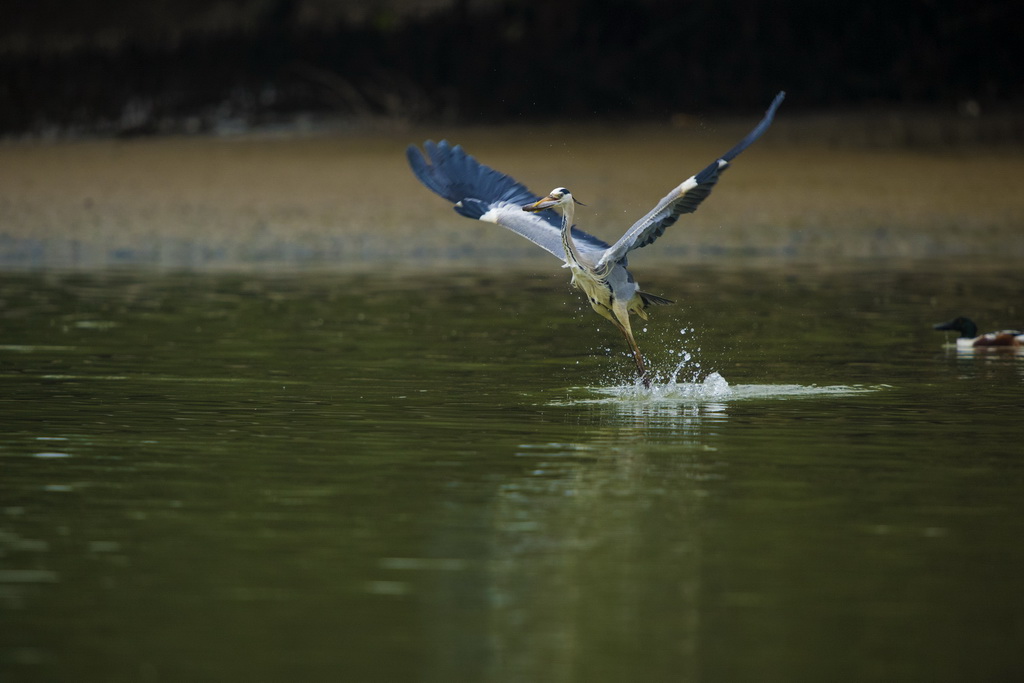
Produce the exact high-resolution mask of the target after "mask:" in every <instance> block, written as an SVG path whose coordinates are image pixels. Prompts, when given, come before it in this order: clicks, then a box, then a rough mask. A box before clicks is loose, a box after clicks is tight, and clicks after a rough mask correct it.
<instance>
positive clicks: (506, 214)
mask: <svg viewBox="0 0 1024 683" xmlns="http://www.w3.org/2000/svg"><path fill="white" fill-rule="evenodd" d="M785 95H786V94H785V93H784V92H780V93H779V94H778V95H776V96H775V99H774V100H773V101H772V103H771V106H769V107H768V111H766V112H765V115H764V118H762V119H761V122H760V123H758V124H757V126H755V127H754V129H753V130H752V131H750V133H748V134H747V136H746V137H745V138H743V139H742V140H740V141H739V143H737V144H736V146H735V147H733V148H732V149H730V150H729V151H728V152H726V153H725V154H723V155H722V156H721V157H719V158H718V159H716V160H715V161H713V162H712V163H711V164H709V165H708V166H707V167H706V168H705V169H704V170H703V171H701V172H700V173H697V174H696V175H693V176H690V177H689V178H687V179H686V180H684V181H683V182H682V183H680V184H679V185H678V186H676V187H674V188H672V190H671V191H670V192H669V193H668V194H667V195H665V197H664V198H663V199H662V200H661V201H660V202H658V204H657V205H656V206H655V207H654V208H653V209H651V210H650V211H648V212H647V214H646V215H645V216H644V217H643V218H641V219H640V220H638V221H637V222H636V223H634V224H633V225H632V227H630V228H629V229H628V230H626V232H625V234H624V235H622V237H620V238H619V239H618V241H617V242H615V244H611V245H609V244H607V243H606V242H604V241H602V240H600V239H598V238H596V237H594V236H593V235H588V234H587V233H585V232H583V231H581V230H578V229H577V228H576V226H575V223H574V217H575V209H576V204H580V203H581V202H578V201H576V199H575V198H574V197H573V196H572V193H571V192H569V190H568V189H566V188H564V187H557V188H555V189H554V190H552V191H551V192H550V193H549V194H548V195H547V196H546V197H538V196H537V195H535V194H533V193H532V192H530V190H529V189H527V188H526V186H525V185H523V184H522V183H519V182H517V181H516V180H515V179H513V178H511V177H509V176H507V175H505V174H503V173H499V172H498V171H495V170H494V169H492V168H488V167H487V166H484V165H483V164H481V163H480V162H478V161H477V160H476V159H474V158H473V157H471V156H470V155H468V154H466V152H465V151H464V150H463V149H462V147H461V146H459V145H455V146H454V147H453V146H452V145H450V144H449V143H448V142H447V141H445V140H442V141H441V142H439V143H436V144H435V143H434V142H433V141H430V140H428V141H427V142H426V143H424V149H425V150H426V156H424V155H423V153H422V152H421V151H420V150H419V149H418V148H417V147H416V146H415V145H410V146H409V148H408V149H407V150H406V156H407V157H408V159H409V165H410V166H411V167H412V171H413V173H415V174H416V177H417V178H419V179H420V182H422V183H423V184H424V185H426V186H427V188H429V189H430V190H432V191H433V192H435V193H436V194H438V195H440V196H442V197H444V198H445V199H447V200H448V201H450V202H452V203H454V205H455V206H454V209H455V211H456V213H458V214H460V215H462V216H466V217H467V218H475V219H478V220H481V221H487V222H489V223H497V224H498V225H500V226H502V227H504V228H508V229H509V230H511V231H512V232H516V233H519V234H520V235H522V236H523V237H525V238H526V239H528V240H530V241H531V242H533V243H534V244H536V245H537V246H539V247H542V248H543V249H546V250H547V251H549V252H551V253H552V254H554V255H555V256H556V257H558V258H560V259H563V260H564V261H565V266H564V267H567V268H569V270H570V272H571V273H572V284H573V285H574V286H575V287H577V288H578V289H581V290H582V291H583V293H584V294H586V296H587V298H588V299H589V300H590V305H591V306H592V307H593V309H594V310H595V311H597V313H599V314H600V315H601V316H603V317H605V318H607V319H608V320H609V321H611V322H612V324H613V325H615V327H617V328H618V329H619V331H620V332H622V334H623V336H624V337H625V338H626V343H628V344H629V348H630V351H632V353H633V358H634V360H635V361H636V368H637V372H638V373H639V375H640V380H641V381H642V382H643V383H644V386H647V387H649V386H650V379H649V377H648V375H647V367H646V364H645V363H644V357H643V354H641V353H640V347H639V346H637V343H636V339H634V337H633V331H632V329H631V327H630V324H629V315H630V314H631V313H635V314H636V315H638V316H640V317H641V318H642V319H644V320H646V319H647V308H648V307H649V306H651V305H653V304H670V303H672V301H670V300H668V299H663V298H661V297H659V296H655V295H653V294H649V293H647V292H643V291H641V290H640V287H639V286H638V285H637V283H636V280H635V279H634V278H633V274H632V273H630V272H629V270H627V269H626V265H627V263H626V255H627V254H628V253H629V252H631V251H633V250H634V249H639V248H641V247H646V246H647V245H648V244H650V243H652V242H653V241H654V240H656V239H658V238H659V237H661V235H662V234H664V232H665V228H667V227H669V226H670V225H672V224H673V223H675V222H676V221H677V220H678V219H679V217H680V216H681V215H682V214H684V213H693V212H694V211H696V210H697V207H698V206H699V205H700V203H701V202H702V201H704V199H705V198H706V197H707V196H708V195H709V194H711V189H712V188H713V187H714V186H715V183H717V182H718V178H719V176H720V175H721V173H722V172H723V171H724V170H725V169H726V168H728V167H729V163H730V162H731V161H732V160H733V159H735V158H736V157H737V156H738V155H739V154H740V152H742V151H743V150H745V149H746V148H747V147H749V146H750V145H751V144H753V143H754V141H755V140H757V139H758V138H759V137H761V135H762V134H763V133H764V132H765V131H766V130H767V129H768V126H770V125H771V123H772V119H773V118H774V117H775V110H776V109H778V108H779V105H780V104H781V103H782V99H783V98H784V97H785ZM549 209H557V210H560V211H561V217H560V218H559V216H558V214H557V213H556V212H555V211H549Z"/></svg>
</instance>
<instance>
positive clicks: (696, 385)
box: [0, 260, 1024, 682]
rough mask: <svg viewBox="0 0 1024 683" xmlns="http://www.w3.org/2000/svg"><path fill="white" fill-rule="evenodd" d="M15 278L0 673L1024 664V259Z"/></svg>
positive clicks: (875, 676) (386, 673) (869, 673)
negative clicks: (620, 288) (959, 341)
mask: <svg viewBox="0 0 1024 683" xmlns="http://www.w3.org/2000/svg"><path fill="white" fill-rule="evenodd" d="M634 266H635V267H634V270H635V271H636V272H637V276H638V278H639V279H640V281H641V282H642V283H643V285H644V286H645V289H647V290H648V291H651V292H653V293H656V294H659V295H662V296H666V297H669V298H672V299H676V300H677V301H678V302H679V303H678V304H677V305H676V306H673V307H666V308H659V309H657V310H655V311H653V315H652V319H651V320H650V322H648V323H647V324H646V325H644V324H640V323H638V324H637V326H636V329H637V330H638V340H639V343H640V346H641V348H642V349H643V350H644V351H645V353H646V354H647V355H648V357H649V360H650V361H651V363H652V364H653V366H654V367H655V368H656V371H657V373H658V382H656V384H655V386H654V388H653V389H652V391H650V392H645V391H644V390H642V389H641V388H639V387H637V386H636V385H635V383H634V381H633V377H632V375H631V372H632V368H633V364H632V361H631V359H630V357H629V356H628V355H627V354H626V352H625V345H624V344H623V343H622V340H621V338H620V337H619V336H618V333H617V332H615V331H614V330H613V329H611V328H610V326H609V325H608V324H607V323H605V322H604V321H603V320H601V319H599V318H598V317H597V316H596V315H594V314H593V313H592V312H591V311H590V310H589V307H585V304H584V303H583V302H582V301H581V299H580V297H579V296H578V294H576V293H575V292H572V291H571V290H570V289H569V287H568V284H567V276H566V273H565V271H562V270H559V269H558V268H557V264H555V263H554V262H549V261H547V260H545V261H538V265H537V266H536V268H534V267H532V266H528V267H526V268H525V269H524V270H511V269H503V270H496V271H493V272H486V273H485V272H475V271H468V270H467V271H453V270H449V271H445V272H432V273H423V272H415V271H408V272H407V271H399V272H386V273H384V274H373V273H369V272H358V271H352V272H344V273H337V272H335V273H331V272H321V273H313V274H300V273H294V274H267V273H258V272H255V273H253V272H249V273H205V274H187V273H181V274H161V273H156V272H151V271H150V272H147V271H99V272H77V273H76V272H68V273H53V272H51V273H21V274H6V275H0V320H2V327H0V382H2V392H0V411H2V412H0V415H2V417H0V426H2V432H0V470H2V475H0V621H2V623H3V628H2V629H0V674H2V675H0V678H2V679H3V680H4V681H11V682H17V681H69V680H74V681H186V680H187V681H282V680H290V681H295V680H332V681H342V680H343V681H588V682H593V681H624V680H632V681H668V680H672V681H697V680H702V681H745V680H758V681H790V682H792V681H825V680H828V681H894V680H899V681H966V680H972V681H1009V680H1020V679H1021V677H1022V676H1024V543H1022V542H1021V539H1022V538H1024V447H1022V442H1024V421H1022V419H1021V416H1022V411H1021V405H1022V401H1021V394H1022V388H1024V357H1022V356H1020V355H1015V354H1012V353H1011V354H1005V353H1003V354H999V353H996V354H980V355H963V354H957V353H956V352H955V351H952V350H949V349H947V348H944V347H943V343H944V342H945V341H952V339H951V338H947V337H945V336H944V335H943V333H938V332H934V331H933V330H932V329H931V326H932V324H934V323H937V322H941V321H944V320H947V319H950V318H952V317H954V316H955V315H959V314H964V315H969V316H971V317H972V318H974V319H975V320H976V321H977V322H978V324H979V325H980V326H981V327H982V328H985V329H997V328H1002V327H1009V326H1020V325H1021V324H1022V322H1024V311H1022V310H1021V309H1020V308H1019V307H1018V306H1019V305H1020V302H1022V301H1024V296H1022V295H1024V285H1022V283H1021V280H1020V277H1019V269H1018V268H1017V267H1016V265H1015V264H1005V266H995V267H991V266H986V267H984V268H974V267H972V266H971V265H970V264H963V263H952V262H918V263H881V264H878V263H874V264H870V265H865V264H863V263H853V264H846V265H843V266H841V267H833V268H828V269H822V268H814V267H801V266H798V265H795V264H794V265H790V266H778V265H776V266H771V267H768V266H764V265H753V264H752V265H750V266H749V267H745V266H742V265H737V264H733V265H729V266H722V267H711V266H703V267H686V268H682V267H669V266H664V265H661V266H653V267H646V268H645V267H643V266H642V265H639V264H634Z"/></svg>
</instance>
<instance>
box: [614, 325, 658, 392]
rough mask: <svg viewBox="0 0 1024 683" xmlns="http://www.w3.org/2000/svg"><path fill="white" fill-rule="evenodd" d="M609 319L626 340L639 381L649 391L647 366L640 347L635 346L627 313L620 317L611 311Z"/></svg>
mask: <svg viewBox="0 0 1024 683" xmlns="http://www.w3.org/2000/svg"><path fill="white" fill-rule="evenodd" d="M609 318H610V319H611V321H612V322H613V323H615V326H616V327H618V328H619V331H620V332H622V336H623V337H625V338H626V343H627V344H629V350H630V351H632V352H633V360H635V361H636V370H637V372H638V373H639V374H640V381H641V382H643V383H644V388H645V389H650V388H651V380H650V378H649V377H648V376H647V365H646V363H644V355H643V354H642V353H640V347H639V346H638V345H637V343H636V339H634V338H633V330H632V328H631V327H630V324H629V311H626V312H625V313H623V314H622V316H621V317H620V316H619V315H618V312H617V311H613V312H612V315H611V316H609Z"/></svg>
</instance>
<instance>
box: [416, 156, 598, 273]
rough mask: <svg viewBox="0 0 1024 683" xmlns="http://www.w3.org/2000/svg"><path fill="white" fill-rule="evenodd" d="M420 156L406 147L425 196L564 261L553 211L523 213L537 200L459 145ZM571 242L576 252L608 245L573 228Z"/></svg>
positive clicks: (559, 228) (557, 221)
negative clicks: (426, 190) (437, 197)
mask: <svg viewBox="0 0 1024 683" xmlns="http://www.w3.org/2000/svg"><path fill="white" fill-rule="evenodd" d="M423 148H424V150H426V156H424V155H423V153H422V152H420V150H419V149H417V148H416V146H415V145H409V148H408V149H407V150H406V152H405V153H406V156H407V157H408V158H409V166H410V167H412V172H413V173H415V174H416V177H417V178H419V179H420V182H422V183H423V184H424V185H426V186H427V188H429V189H430V190H431V191H433V192H434V193H436V194H439V195H441V196H442V197H444V198H445V199H447V200H448V201H450V202H452V203H454V204H455V206H454V208H455V211H456V212H458V213H459V214H461V215H463V216H466V217H467V218H476V219H479V220H482V221H487V222H490V223H497V224H498V225H500V226H502V227H504V228H508V229H509V230H511V231H513V232H517V233H519V234H520V235H522V236H523V237H525V238H526V239H528V240H530V241H531V242H533V243H534V244H536V245H538V246H540V247H543V248H544V249H546V250H547V251H549V252H551V253H552V254H554V255H555V256H557V257H558V258H565V252H564V250H563V248H562V237H561V226H562V219H561V218H560V217H559V216H558V214H557V213H555V212H554V211H542V212H540V213H529V212H526V211H523V206H524V205H525V204H532V203H533V202H536V201H537V200H538V199H540V197H539V196H537V195H535V194H533V193H532V192H530V190H528V189H527V188H526V186H525V185H523V184H522V183H519V182H517V181H516V180H515V179H514V178H511V177H510V176H507V175H505V174H504V173H499V172H498V171H495V170H494V169H493V168H489V167H487V166H484V165H483V164H481V163H480V162H479V161H477V160H476V159H474V158H473V157H471V156H470V155H469V154H466V152H465V150H463V149H462V146H461V145H455V146H454V147H453V146H452V145H451V144H449V143H448V141H446V140H442V141H441V142H438V143H436V144H435V143H434V142H433V141H432V140H427V141H426V142H425V143H424V144H423ZM572 235H573V238H574V239H575V240H576V243H577V244H578V245H579V246H580V248H581V249H582V250H585V251H591V252H595V251H603V250H605V249H607V248H608V244H607V243H606V242H604V241H602V240H599V239H597V238H596V237H594V236H592V235H588V234H587V233H585V232H583V231H581V230H576V229H575V228H573V232H572Z"/></svg>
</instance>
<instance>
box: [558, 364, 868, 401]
mask: <svg viewBox="0 0 1024 683" xmlns="http://www.w3.org/2000/svg"><path fill="white" fill-rule="evenodd" d="M885 386H886V385H884V384H883V385H875V386H863V385H830V386H817V385H802V384H730V383H729V381H728V380H727V379H725V377H723V376H722V375H721V374H719V373H717V372H712V373H711V374H709V375H707V376H706V377H704V379H703V380H701V381H695V382H676V381H668V382H652V383H651V386H650V388H646V387H644V386H643V384H641V383H640V382H639V381H638V382H635V383H630V384H619V385H613V386H606V387H588V388H584V391H587V392H589V393H591V394H598V395H599V397H597V398H594V397H589V398H581V399H577V400H573V401H569V402H567V403H565V405H569V404H579V403H629V402H639V403H673V404H722V403H731V402H734V401H748V400H755V399H790V398H807V397H822V396H848V395H852V394H863V393H869V392H872V391H878V390H880V389H882V388H885Z"/></svg>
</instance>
